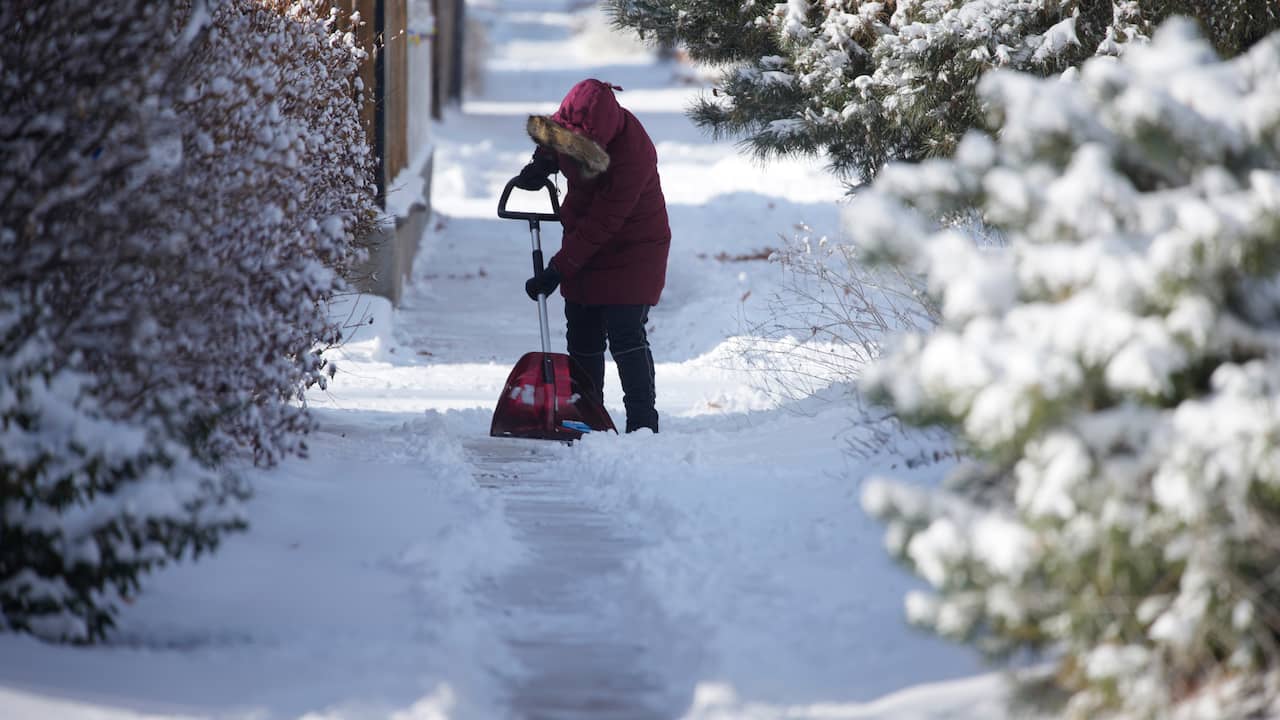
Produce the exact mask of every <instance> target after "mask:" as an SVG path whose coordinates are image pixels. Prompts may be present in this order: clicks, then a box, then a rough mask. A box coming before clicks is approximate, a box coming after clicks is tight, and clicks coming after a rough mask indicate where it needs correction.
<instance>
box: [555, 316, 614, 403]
mask: <svg viewBox="0 0 1280 720" xmlns="http://www.w3.org/2000/svg"><path fill="white" fill-rule="evenodd" d="M564 319H565V325H566V329H565V342H566V344H567V345H568V346H569V357H571V358H573V359H574V361H576V362H577V363H578V366H579V367H581V368H582V370H583V371H584V372H586V374H587V378H588V381H589V383H590V386H589V387H590V389H591V390H594V391H595V394H596V400H598V401H600V402H601V403H603V402H604V341H605V319H604V311H603V310H602V309H601V308H600V307H599V306H597V305H579V304H578V303H575V302H570V301H568V300H565V301H564Z"/></svg>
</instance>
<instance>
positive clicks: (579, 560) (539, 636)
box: [467, 438, 695, 720]
mask: <svg viewBox="0 0 1280 720" xmlns="http://www.w3.org/2000/svg"><path fill="white" fill-rule="evenodd" d="M467 450H468V452H469V453H470V455H471V457H472V460H473V462H474V463H475V466H476V467H477V469H478V471H479V472H478V475H479V478H480V482H481V483H482V484H483V485H484V486H486V487H489V488H492V489H493V491H494V492H498V493H500V494H501V495H502V498H503V501H504V504H505V506H506V512H507V516H508V518H509V520H510V521H511V524H512V526H513V527H514V528H515V531H516V534H517V537H518V538H519V539H520V540H521V541H522V542H523V543H524V544H525V545H526V546H527V548H528V551H529V558H528V562H527V563H526V564H524V565H522V566H520V567H518V568H516V569H514V570H513V571H512V572H510V573H509V574H507V575H506V576H505V577H504V578H501V579H500V580H499V581H498V583H497V584H496V586H495V587H494V588H493V589H492V592H491V595H490V597H489V601H490V603H491V607H492V609H493V611H494V612H495V615H502V616H505V617H507V618H509V619H512V618H518V619H519V621H518V622H514V621H508V622H506V623H505V627H504V635H505V638H506V640H507V642H508V643H509V645H510V647H511V650H512V652H513V654H514V655H515V657H516V658H517V659H518V660H519V661H520V662H521V663H522V664H523V665H524V666H525V671H526V672H525V674H523V675H520V676H517V677H511V678H508V679H507V688H508V696H507V698H506V699H507V701H508V703H509V708H510V710H511V713H512V717H518V718H528V719H531V720H532V719H534V718H538V719H541V718H593V719H599V720H610V719H614V718H674V717H679V716H680V714H681V713H682V712H683V711H685V710H687V709H688V707H689V703H690V700H691V692H692V687H668V686H666V685H665V684H664V683H666V682H669V681H670V680H671V679H672V678H682V677H683V678H690V679H691V678H692V677H693V674H692V673H682V672H672V670H673V665H677V666H678V664H680V663H690V662H691V661H692V660H693V659H694V654H695V653H694V652H691V651H692V650H693V648H692V647H691V639H692V638H691V636H690V635H689V634H688V633H681V632H680V630H679V628H678V627H676V626H675V625H674V624H673V623H672V622H670V621H669V620H668V619H667V618H664V617H663V615H662V613H661V611H660V609H659V605H658V602H657V600H656V598H654V597H653V595H652V592H651V591H650V590H649V589H648V588H647V587H645V586H644V584H643V583H642V582H641V580H640V578H639V574H638V573H637V572H635V571H634V570H632V569H631V568H630V567H629V565H628V561H629V560H630V558H631V557H632V556H633V555H634V554H635V552H636V551H637V550H638V549H640V548H641V547H642V546H643V544H644V542H645V539H644V538H642V537H639V536H637V535H636V534H634V533H633V532H629V531H628V530H627V529H625V528H624V527H623V526H622V524H621V523H619V522H618V520H617V518H613V517H610V516H608V515H605V514H603V513H601V512H600V511H598V510H595V509H593V508H591V507H590V506H588V505H587V504H586V503H585V502H584V501H583V500H582V498H581V493H580V491H578V490H576V489H575V484H574V479H573V478H567V477H559V476H556V475H554V474H552V473H551V472H549V471H548V469H547V465H549V464H550V460H551V457H550V455H549V453H547V452H546V449H545V447H542V444H541V443H540V442H539V441H526V440H508V439H493V438H485V439H482V440H473V441H470V442H469V443H467ZM691 669H692V668H691Z"/></svg>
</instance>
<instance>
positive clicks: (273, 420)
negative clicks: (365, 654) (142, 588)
mask: <svg viewBox="0 0 1280 720" xmlns="http://www.w3.org/2000/svg"><path fill="white" fill-rule="evenodd" d="M329 12H330V11H329V9H328V7H327V3H322V2H318V1H317V2H310V1H305V0H304V1H298V2H284V1H283V0H212V1H210V2H205V1H203V0H186V1H181V2H172V3H170V2H164V3H154V2H149V1H148V0H111V1H109V2H102V1H101V0H52V1H50V2H41V3H27V2H20V3H4V4H0V26H3V27H5V28H6V29H7V31H8V32H7V39H6V42H5V43H3V44H0V198H3V201H2V202H0V610H2V611H3V619H2V620H0V629H4V628H8V629H12V630H19V631H28V632H32V633H34V634H37V635H40V636H42V637H45V638H50V639H63V640H73V641H92V640H95V639H98V638H101V637H102V636H103V634H104V633H105V631H106V630H107V629H108V628H109V627H110V624H111V618H112V616H113V615H114V613H115V612H116V603H117V601H118V600H119V599H120V598H127V597H129V596H131V595H133V594H134V593H136V592H137V591H138V588H139V577H140V575H141V574H142V573H144V572H146V571H148V570H150V569H152V568H154V567H156V566H158V565H162V564H163V563H165V562H167V561H168V560H170V559H175V558H181V557H184V556H188V555H190V554H199V553H200V552H202V551H205V550H208V549H210V548H212V547H213V546H214V545H216V543H217V541H218V539H219V538H220V537H221V536H222V535H224V534H225V533H226V532H228V531H230V530H233V529H235V528H238V527H241V526H242V525H243V519H242V516H241V511H240V509H239V501H240V500H241V499H243V497H244V496H245V495H246V491H245V488H243V487H242V486H241V484H240V483H239V482H237V481H236V480H235V479H234V478H233V477H228V476H227V475H226V474H224V473H223V472H220V471H218V470H216V464H217V462H218V461H219V460H220V459H222V458H225V457H228V456H229V455H232V454H238V453H241V452H247V453H248V454H249V455H251V456H252V457H253V458H254V459H256V460H257V461H259V462H264V463H271V462H274V461H276V460H278V459H280V458H281V457H283V456H284V455H285V454H287V453H291V452H298V451H301V450H302V449H303V445H302V444H301V439H300V433H301V432H303V431H305V430H307V429H308V427H309V420H308V418H307V415H306V411H305V408H304V407H303V406H302V404H301V394H302V391H303V389H304V388H305V387H306V386H308V385H310V384H313V383H317V382H323V381H324V379H325V366H324V360H323V359H322V358H321V357H320V355H319V353H318V349H319V348H323V347H324V346H325V345H327V344H330V343H332V342H334V341H335V340H336V339H337V337H338V334H337V328H335V327H334V326H333V325H332V324H331V323H330V322H329V320H328V319H327V314H326V312H325V308H324V303H325V301H326V298H327V297H328V296H329V295H331V294H332V293H334V292H335V291H336V290H338V289H339V288H340V287H342V283H341V280H340V278H339V273H341V272H343V271H344V270H345V268H346V267H347V266H348V265H349V264H350V262H351V261H352V260H353V258H354V252H353V250H352V239H353V236H352V233H353V232H356V231H358V230H359V229H360V227H361V225H363V224H366V223H369V222H371V221H372V218H373V212H374V205H373V198H372V192H371V191H370V190H369V187H370V183H369V177H368V176H369V172H370V169H371V167H372V161H371V159H370V158H369V154H368V151H367V148H366V146H365V143H364V139H363V135H362V131H361V128H360V124H359V119H358V113H357V109H356V105H355V95H356V87H355V85H354V83H355V75H354V70H355V61H356V53H357V50H356V49H355V48H354V47H353V46H352V43H351V39H350V38H349V37H346V36H344V35H342V34H340V33H338V32H336V30H335V27H334V25H333V23H332V19H331V17H330V15H329Z"/></svg>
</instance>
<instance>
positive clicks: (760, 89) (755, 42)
mask: <svg viewBox="0 0 1280 720" xmlns="http://www.w3.org/2000/svg"><path fill="white" fill-rule="evenodd" d="M608 4H609V6H610V7H611V9H612V11H613V14H614V18H615V20H616V22H617V23H618V24H619V25H620V26H623V27H627V28H633V29H636V30H638V31H640V32H641V34H642V35H644V36H646V37H651V38H655V39H657V40H659V41H661V42H665V43H671V44H681V45H683V46H684V47H686V48H687V49H688V51H689V53H690V55H691V56H692V57H693V58H694V59H696V60H699V61H703V62H707V63H710V64H713V65H717V66H723V67H724V68H725V69H724V72H723V73H722V74H721V76H720V79H719V86H718V87H717V89H716V93H715V95H714V96H712V97H708V98H704V99H703V100H702V101H700V102H699V103H698V104H697V105H696V106H695V108H694V109H693V111H692V115H693V117H694V119H695V120H696V121H697V122H698V123H699V124H701V125H703V126H704V127H708V128H710V129H711V130H713V131H715V132H716V133H718V134H722V135H730V136H741V137H742V138H743V141H744V144H745V145H746V146H747V147H749V148H750V149H751V150H753V151H754V152H756V153H757V154H760V155H763V156H771V155H777V154H787V153H811V152H819V151H821V152H823V153H825V154H826V156H827V158H828V159H829V160H830V162H831V164H832V167H833V168H834V169H835V170H836V171H837V172H839V173H840V174H848V175H851V176H852V179H853V180H859V179H861V178H870V177H872V176H873V175H874V174H875V173H876V172H878V171H879V169H880V167H881V166H882V165H883V164H884V163H885V162H886V161H889V160H919V159H923V158H926V157H933V156H938V155H949V154H950V153H951V151H952V150H954V148H955V144H956V142H957V141H958V139H959V138H960V136H961V135H962V134H963V133H964V131H965V130H967V129H969V128H971V127H975V126H977V125H978V124H979V121H980V119H981V115H982V108H981V105H980V103H979V102H978V98H977V95H976V93H975V90H974V88H975V85H976V82H977V79H978V77H980V76H981V75H982V73H984V72H986V71H987V70H989V69H992V68H1007V69H1018V70H1023V71H1029V72H1035V73H1037V74H1042V75H1047V74H1051V73H1055V72H1060V71H1061V70H1063V69H1065V68H1067V67H1070V66H1075V65H1078V64H1079V63H1080V62H1082V61H1084V60H1085V59H1087V58H1089V57H1091V56H1093V55H1096V54H1105V55H1116V54H1119V53H1120V52H1121V50H1122V47H1123V46H1124V45H1126V44H1127V43H1130V42H1132V41H1134V40H1142V39H1145V38H1146V37H1147V35H1148V34H1149V32H1150V28H1151V27H1152V26H1153V23H1156V22H1158V21H1159V20H1162V19H1164V18H1167V17H1169V16H1171V15H1172V14H1175V13H1188V14H1191V15H1193V16H1195V17H1197V18H1198V19H1200V20H1201V21H1202V23H1203V25H1204V27H1205V28H1207V29H1208V30H1209V31H1210V32H1211V33H1212V35H1213V38H1214V40H1215V41H1216V42H1217V43H1218V44H1219V45H1220V46H1221V47H1222V48H1223V50H1224V51H1228V52H1232V53H1235V52H1238V51H1239V50H1240V49H1241V48H1243V47H1247V46H1248V45H1249V44H1251V43H1252V42H1254V41H1256V40H1257V39H1258V38H1260V37H1261V36H1262V35H1263V34H1265V32H1267V31H1268V29H1274V28H1277V27H1280V7H1277V6H1276V5H1275V3H1274V2H1271V0H1118V1H1115V0H897V1H896V2H893V1H887V2H886V1H877V2H868V1H865V0H863V1H847V0H846V1H843V2H831V1H828V2H810V1H809V0H788V2H783V3H775V2H766V1H761V0H740V1H738V2H730V3H725V2H720V1H719V0H610V2H609V3H608Z"/></svg>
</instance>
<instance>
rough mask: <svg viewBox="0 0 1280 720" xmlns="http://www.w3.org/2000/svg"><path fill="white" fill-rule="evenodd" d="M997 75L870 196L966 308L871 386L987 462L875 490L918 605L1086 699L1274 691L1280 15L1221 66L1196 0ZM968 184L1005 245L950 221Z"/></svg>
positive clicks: (865, 209) (1154, 709)
mask: <svg viewBox="0 0 1280 720" xmlns="http://www.w3.org/2000/svg"><path fill="white" fill-rule="evenodd" d="M980 92H981V95H982V97H983V99H984V100H985V102H986V103H988V105H989V107H990V109H991V114H990V120H991V123H992V125H991V128H992V131H991V134H984V133H976V132H975V133H972V134H969V135H967V136H966V137H965V138H964V140H963V141H962V142H961V143H960V144H959V147H958V149H957V153H956V157H955V158H954V159H951V160H931V161H927V162H924V163H920V164H916V165H891V166H889V167H888V168H886V169H885V171H884V172H883V173H882V174H881V176H880V177H879V178H878V180H877V181H876V183H875V184H874V185H873V186H872V188H871V189H870V190H869V191H867V192H865V193H863V194H862V195H861V196H860V197H858V199H857V200H856V201H855V202H854V204H853V205H852V207H851V208H850V215H851V217H854V218H857V224H856V226H853V227H851V231H852V232H854V233H855V234H856V235H857V236H858V238H859V243H860V246H861V247H862V248H863V249H864V251H865V252H867V253H869V254H871V255H872V256H874V257H878V258H880V259H882V260H891V261H893V262H895V263H900V264H902V265H903V266H905V267H908V268H911V269H913V270H916V271H918V272H920V273H922V276H923V277H924V278H925V279H926V282H927V285H928V288H929V292H930V293H931V295H932V296H933V297H934V298H935V300H936V301H937V303H938V304H939V307H940V308H941V312H942V320H941V323H940V325H939V327H938V328H937V329H936V330H935V331H934V332H932V333H928V334H923V333H920V334H914V335H907V336H905V337H904V338H903V339H902V340H901V342H900V343H899V344H898V345H897V347H896V348H895V349H894V350H893V351H892V352H890V353H889V354H888V355H887V356H886V358H885V360H884V361H883V362H881V363H879V364H877V365H876V366H875V368H874V369H873V370H871V371H870V372H869V373H868V378H867V385H866V387H867V388H868V390H869V391H870V392H871V393H872V394H873V396H875V397H878V398H880V399H881V400H883V401H885V402H886V403H888V404H889V405H891V406H892V407H893V408H895V409H896V410H897V411H898V412H899V413H900V415H901V416H902V417H903V418H905V419H908V420H911V421H913V422H914V423H918V424H931V423H937V424H941V425H943V426H946V427H948V428H951V429H952V430H954V432H955V434H956V437H957V439H958V441H959V442H960V443H961V446H962V447H964V448H965V449H966V450H967V451H968V453H969V455H970V456H971V457H972V458H973V460H972V462H970V463H966V464H965V465H964V466H963V467H961V468H960V469H958V470H956V471H955V472H954V473H952V475H951V476H950V477H949V478H948V482H947V487H946V489H945V490H943V491H940V492H931V491H927V490H924V489H921V488H918V487H910V486H905V485H900V484H895V483H893V482H889V481H883V480H878V481H874V482H870V483H868V484H867V485H866V487H865V492H864V495H863V503H864V506H865V507H866V509H867V510H868V511H869V512H871V513H873V514H875V515H877V516H879V517H881V518H884V519H885V520H887V521H888V536H887V537H888V544H889V546H890V548H891V550H892V551H893V552H894V553H896V554H897V555H899V556H900V557H901V558H902V559H903V560H904V561H905V562H906V563H908V564H909V565H910V566H911V567H913V568H914V569H915V570H916V571H917V572H918V573H919V574H920V575H922V576H923V577H924V578H925V580H927V581H928V582H929V584H930V585H931V586H932V592H928V593H916V594H913V595H912V596H910V597H909V598H908V602H907V609H908V614H909V616H910V618H911V619H912V620H913V621H914V622H917V623H920V624H922V625H924V626H927V627H930V628H932V629H933V630H935V631H937V632H939V633H941V634H943V635H947V636H950V637H954V638H958V639H963V640H966V641H969V642H972V643H974V644H976V645H977V646H978V647H980V648H982V649H983V650H984V651H986V652H989V653H991V654H993V655H996V656H1001V655H1005V654H1008V653H1012V652H1015V651H1018V650H1023V649H1028V648H1031V649H1038V650H1044V651H1046V652H1048V654H1049V655H1048V656H1049V657H1050V658H1052V659H1053V661H1054V662H1055V664H1056V667H1057V671H1056V673H1055V676H1054V678H1055V681H1056V682H1057V683H1059V684H1060V685H1062V686H1063V687H1064V688H1065V689H1066V690H1067V691H1069V693H1070V694H1071V696H1070V700H1069V703H1068V706H1067V710H1068V711H1069V714H1070V715H1072V716H1074V717H1100V716H1105V715H1107V714H1108V713H1118V714H1120V715H1122V716H1125V717H1206V718H1208V717H1215V718H1216V717H1244V716H1246V715H1248V714H1249V713H1254V712H1267V711H1269V712H1275V710H1276V708H1274V707H1269V706H1268V705H1267V704H1268V703H1269V702H1270V701H1271V699H1272V698H1274V697H1276V692H1277V690H1280V582H1278V581H1277V578H1276V577H1275V562H1274V558H1275V556H1276V553H1277V551H1278V550H1280V471H1278V470H1277V469H1278V468H1280V442H1278V441H1277V438H1280V381H1277V378H1280V284H1277V280H1276V278H1277V277H1278V276H1280V242H1278V241H1280V103H1277V102H1276V98H1277V97H1280V35H1272V36H1270V37H1268V38H1266V39H1265V40H1263V41H1262V42H1260V43H1258V44H1257V45H1256V46H1255V47H1254V48H1253V49H1251V50H1250V51H1248V52H1247V53H1246V54H1244V55H1242V56H1240V57H1238V58H1236V59H1234V60H1230V61H1219V60H1218V58H1217V57H1216V55H1215V53H1214V51H1213V48H1212V47H1211V46H1210V44H1209V43H1208V42H1207V41H1205V40H1203V39H1202V38H1201V37H1200V36H1199V35H1198V34H1197V33H1196V31H1195V28H1194V26H1193V25H1192V24H1191V23H1189V22H1186V21H1177V22H1173V21H1171V22H1170V23H1168V24H1166V25H1165V26H1164V27H1162V29H1161V30H1160V31H1159V32H1158V33H1157V34H1156V36H1155V39H1154V41H1153V43H1152V44H1151V45H1150V46H1144V47H1134V48H1131V49H1130V50H1129V51H1128V52H1127V53H1126V54H1125V55H1124V56H1123V57H1122V58H1120V59H1119V60H1116V59H1114V58H1098V59H1094V60H1091V61H1089V62H1087V63H1086V64H1085V65H1084V66H1083V68H1082V70H1081V71H1080V72H1079V73H1078V74H1076V75H1074V76H1072V77H1068V78H1065V79H1040V78H1036V77H1033V76H1029V75H1026V74H1018V73H1014V72H1009V71H998V72H995V73H992V74H991V75H989V76H987V77H986V78H984V79H983V81H982V82H981V84H980ZM971 207H976V208H980V209H981V211H982V213H983V216H984V219H985V220H986V222H988V223H990V224H991V225H992V226H993V227H994V228H996V229H997V230H999V231H1000V232H1001V233H1002V234H1003V235H1004V236H1005V237H1006V238H1007V239H1008V246H1007V247H1006V248H997V249H992V248H989V247H988V248H984V247H980V246H978V245H977V244H975V243H974V242H973V241H972V239H971V238H969V237H967V236H966V235H965V234H964V233H962V232H957V231H956V230H954V229H948V228H945V227H943V226H941V225H940V224H938V223H937V222H936V218H940V217H945V216H947V215H948V214H949V213H952V212H955V211H957V210H960V209H964V208H971ZM1268 707H1269V710H1268Z"/></svg>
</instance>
